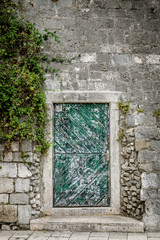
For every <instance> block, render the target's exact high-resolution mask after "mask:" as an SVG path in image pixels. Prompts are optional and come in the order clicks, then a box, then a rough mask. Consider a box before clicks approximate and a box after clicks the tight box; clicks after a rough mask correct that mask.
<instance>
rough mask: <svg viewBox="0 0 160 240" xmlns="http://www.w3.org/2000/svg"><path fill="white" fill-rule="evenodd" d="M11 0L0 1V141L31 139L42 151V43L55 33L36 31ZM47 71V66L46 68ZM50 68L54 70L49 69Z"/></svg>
mask: <svg viewBox="0 0 160 240" xmlns="http://www.w3.org/2000/svg"><path fill="white" fill-rule="evenodd" d="M17 8H18V5H16V4H15V3H14V1H13V0H1V4H0V141H5V142H8V143H10V142H11V141H22V140H24V139H25V140H28V141H34V142H36V143H37V146H38V147H37V150H38V151H40V152H42V153H45V152H46V150H47V149H48V148H49V146H50V143H49V142H48V141H47V140H46V138H45V128H46V125H47V107H46V103H45V101H46V97H45V93H44V90H43V83H44V81H45V78H44V73H45V72H46V71H47V70H48V69H47V67H45V61H47V59H46V57H45V55H44V54H42V53H41V49H42V46H43V45H44V42H45V41H47V40H48V39H49V38H54V40H55V42H56V43H60V40H59V37H58V36H57V35H56V32H53V33H52V32H49V31H47V30H45V33H44V34H40V33H39V31H38V30H37V29H36V27H35V25H34V24H31V23H29V22H27V21H26V20H24V19H23V18H20V17H19V16H18V15H17V13H16V11H17ZM49 70H50V69H49ZM53 71H55V70H54V69H53Z"/></svg>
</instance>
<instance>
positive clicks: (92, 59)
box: [81, 53, 96, 63]
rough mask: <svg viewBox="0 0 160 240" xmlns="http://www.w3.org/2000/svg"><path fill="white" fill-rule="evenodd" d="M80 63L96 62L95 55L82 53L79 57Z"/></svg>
mask: <svg viewBox="0 0 160 240" xmlns="http://www.w3.org/2000/svg"><path fill="white" fill-rule="evenodd" d="M81 61H82V62H85V63H86V62H96V53H84V54H82V56H81Z"/></svg>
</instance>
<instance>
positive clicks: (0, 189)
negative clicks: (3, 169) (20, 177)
mask: <svg viewBox="0 0 160 240" xmlns="http://www.w3.org/2000/svg"><path fill="white" fill-rule="evenodd" d="M13 191H14V184H13V179H9V178H0V193H12V192H13Z"/></svg>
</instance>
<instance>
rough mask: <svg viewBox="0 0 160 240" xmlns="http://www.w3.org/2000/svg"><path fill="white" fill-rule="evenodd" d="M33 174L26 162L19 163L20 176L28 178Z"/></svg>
mask: <svg viewBox="0 0 160 240" xmlns="http://www.w3.org/2000/svg"><path fill="white" fill-rule="evenodd" d="M31 176H32V173H31V171H30V170H29V169H28V167H27V165H25V164H24V163H19V164H18V177H21V178H27V177H31Z"/></svg>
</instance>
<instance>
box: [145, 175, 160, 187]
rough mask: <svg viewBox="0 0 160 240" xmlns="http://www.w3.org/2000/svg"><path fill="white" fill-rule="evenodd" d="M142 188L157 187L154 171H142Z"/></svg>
mask: <svg viewBox="0 0 160 240" xmlns="http://www.w3.org/2000/svg"><path fill="white" fill-rule="evenodd" d="M141 178H142V188H158V182H157V174H156V173H142V176H141Z"/></svg>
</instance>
